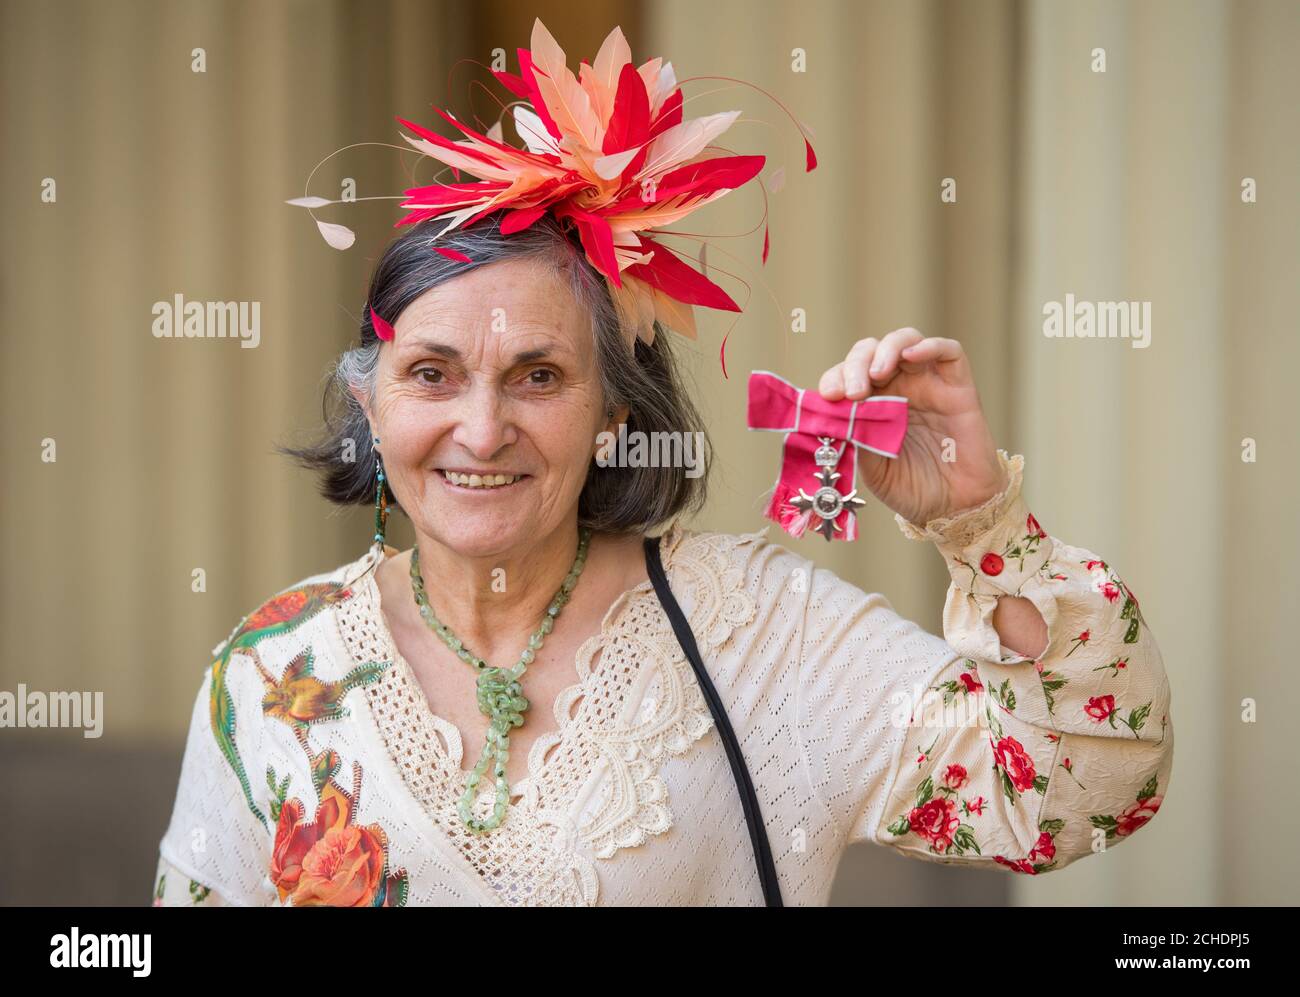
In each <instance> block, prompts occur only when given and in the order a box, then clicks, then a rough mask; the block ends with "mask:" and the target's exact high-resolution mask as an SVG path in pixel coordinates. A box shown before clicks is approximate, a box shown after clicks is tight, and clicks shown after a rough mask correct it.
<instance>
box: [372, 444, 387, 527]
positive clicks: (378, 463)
mask: <svg viewBox="0 0 1300 997" xmlns="http://www.w3.org/2000/svg"><path fill="white" fill-rule="evenodd" d="M374 440H375V446H376V449H375V543H377V544H379V545H380V547H383V546H384V545H385V540H384V531H385V529H386V528H387V526H388V495H387V494H386V493H385V490H384V463H383V459H382V458H381V457H380V456H379V450H378V449H377V448H378V445H379V437H378V436H376V437H375V438H374Z"/></svg>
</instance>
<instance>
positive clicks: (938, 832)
mask: <svg viewBox="0 0 1300 997" xmlns="http://www.w3.org/2000/svg"><path fill="white" fill-rule="evenodd" d="M956 810H957V808H956V807H955V806H953V803H952V801H951V800H949V799H948V798H947V797H943V796H936V797H935V798H934V799H932V800H930V802H929V803H927V804H925V806H923V807H914V808H913V809H912V812H911V813H910V814H908V815H907V822H908V824H909V825H910V826H911V828H912V831H913V832H914V833H916V834H919V835H920V836H921V837H922V838H924V839H925V840H926V841H928V842H930V850H931V851H934V852H946V851H947V850H948V848H949V846H950V845H951V844H952V836H953V834H955V833H956V831H957V827H958V825H959V824H961V820H960V818H958V816H957V813H956Z"/></svg>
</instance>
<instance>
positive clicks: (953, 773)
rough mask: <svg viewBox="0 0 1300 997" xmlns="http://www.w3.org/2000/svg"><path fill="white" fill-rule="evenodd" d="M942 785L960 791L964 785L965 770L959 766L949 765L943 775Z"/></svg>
mask: <svg viewBox="0 0 1300 997" xmlns="http://www.w3.org/2000/svg"><path fill="white" fill-rule="evenodd" d="M943 784H944V785H945V786H947V787H948V788H949V789H961V787H962V786H964V785H966V769H965V768H964V767H962V766H961V765H949V766H948V770H947V771H946V772H944V774H943Z"/></svg>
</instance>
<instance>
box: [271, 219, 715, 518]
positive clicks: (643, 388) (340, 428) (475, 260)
mask: <svg viewBox="0 0 1300 997" xmlns="http://www.w3.org/2000/svg"><path fill="white" fill-rule="evenodd" d="M443 224H445V223H444V222H441V221H434V220H426V221H423V222H420V223H417V224H415V225H412V226H411V227H410V228H409V229H408V230H407V232H405V233H404V234H403V235H402V236H400V237H399V238H397V239H396V240H394V241H393V242H392V243H390V244H389V246H388V247H387V249H386V250H385V251H384V255H383V256H382V257H381V258H380V260H379V263H378V264H377V265H376V267H375V270H374V273H373V275H372V276H371V280H370V290H369V295H368V298H367V303H366V306H365V307H364V308H363V312H364V313H365V314H364V315H363V318H362V322H361V340H360V343H359V345H357V346H354V347H352V348H351V349H349V350H347V351H345V352H344V353H343V354H342V355H341V356H340V357H339V358H338V360H337V361H336V362H335V364H334V367H333V370H332V372H331V376H330V377H329V379H328V381H327V383H326V387H325V397H324V400H323V403H322V412H323V415H324V421H325V427H324V436H323V438H321V439H320V440H319V442H317V443H314V444H312V445H309V446H304V447H293V446H277V447H276V450H277V451H278V452H279V453H281V454H284V455H286V456H289V457H291V458H293V459H295V460H296V461H297V462H298V463H299V464H301V465H302V466H304V467H307V468H309V469H311V470H314V471H316V472H317V473H318V475H319V478H320V493H321V494H322V495H323V496H324V497H325V498H327V499H329V500H330V501H331V502H334V503H336V504H338V505H365V504H367V503H373V502H374V500H375V488H376V484H377V482H376V474H375V470H376V468H375V451H374V445H373V441H372V439H371V436H370V425H369V422H368V420H367V419H366V413H365V411H364V410H363V409H362V407H361V405H360V404H359V403H358V402H357V400H356V398H355V397H354V396H353V394H352V390H351V389H356V390H357V391H359V392H360V393H361V394H362V396H363V397H366V398H369V397H370V396H371V394H372V392H373V390H374V386H375V378H376V372H377V370H378V367H379V350H380V340H379V338H378V336H377V335H376V334H375V330H374V327H373V325H372V323H371V320H370V308H371V307H373V308H374V310H375V312H376V313H377V314H378V315H379V316H380V317H381V318H383V319H384V320H386V321H387V322H388V323H389V324H390V325H393V324H396V322H397V317H398V315H400V314H401V312H402V311H403V310H404V309H405V308H406V307H407V306H408V305H409V304H410V303H411V302H413V301H415V300H416V299H417V298H418V297H420V295H422V294H423V293H424V292H425V291H427V290H429V289H430V288H432V287H437V286H438V285H440V284H443V283H445V282H446V281H448V280H451V279H453V278H454V277H456V276H458V275H460V274H462V273H465V272H467V271H469V270H471V269H473V268H475V267H480V266H486V265H487V264H490V263H495V262H497V261H499V260H506V259H518V258H521V257H536V258H540V259H543V260H546V261H548V262H550V263H551V264H552V265H553V266H554V267H555V269H556V272H557V275H558V276H560V277H561V278H562V279H566V280H567V282H568V287H569V290H570V291H571V293H572V294H573V296H574V299H575V300H576V301H577V302H578V303H579V304H580V305H581V306H582V307H583V308H584V309H585V310H586V312H587V313H589V314H590V316H591V323H592V331H593V333H594V337H595V344H596V366H597V369H598V371H599V377H600V384H601V390H602V395H603V404H604V406H605V408H607V409H617V408H619V407H621V406H624V405H626V406H627V407H628V410H629V414H628V418H627V427H626V429H627V432H628V433H629V434H630V433H633V432H636V431H640V432H643V433H645V434H647V438H648V439H658V438H659V437H657V436H652V435H650V434H655V433H674V434H683V438H686V437H685V435H684V434H688V433H690V434H700V435H697V436H694V437H693V438H694V439H697V440H704V441H705V445H704V447H703V454H702V455H701V459H702V460H703V470H702V473H698V475H697V476H694V477H692V476H688V475H687V473H686V471H687V469H686V468H684V467H621V466H603V467H602V466H600V465H598V464H597V463H596V461H595V459H594V458H593V459H592V462H591V466H590V467H589V468H588V472H587V480H586V483H585V484H584V485H583V489H582V493H581V495H580V497H579V500H578V523H579V525H581V526H589V527H591V528H592V529H594V530H598V531H605V532H611V533H645V532H648V531H651V530H653V529H655V528H656V527H659V526H663V525H665V524H667V523H668V522H670V521H671V520H672V519H674V518H675V517H677V516H678V515H680V514H682V513H684V512H688V511H695V510H698V509H699V508H701V507H702V506H703V504H704V500H705V496H706V491H707V482H708V477H709V470H710V468H711V466H712V456H711V449H712V448H711V447H710V446H709V445H708V442H707V441H708V436H707V431H706V430H705V427H704V423H703V420H702V419H701V417H700V414H699V412H698V410H697V409H696V408H695V406H694V404H693V403H692V401H691V399H690V396H689V394H688V393H687V391H686V388H685V386H684V384H683V380H682V377H681V373H680V371H679V370H678V367H677V363H676V361H675V359H674V357H673V354H672V347H671V344H670V343H669V338H670V337H669V335H668V334H667V333H666V332H665V330H664V329H663V327H662V326H661V325H660V324H659V323H658V322H656V323H655V327H654V328H655V336H654V343H653V344H652V345H650V346H647V345H646V344H645V343H644V342H642V341H641V340H639V339H638V340H636V341H635V343H634V346H633V348H632V349H629V348H628V345H627V342H626V340H625V339H624V335H623V330H622V324H621V322H620V320H619V315H618V310H617V308H616V307H615V304H614V301H613V299H612V297H611V296H610V290H609V287H608V285H607V284H606V282H605V278H604V276H603V275H602V274H600V273H599V272H598V271H597V270H596V269H595V268H594V267H593V266H592V265H591V264H590V263H589V262H588V261H587V259H586V258H585V256H584V254H583V251H582V248H581V245H580V243H579V242H578V241H577V237H576V235H574V234H573V232H572V231H571V230H569V229H566V228H565V227H563V225H562V223H561V222H559V221H557V220H556V219H555V218H554V217H553V216H551V215H549V214H547V215H543V216H542V217H541V218H540V219H538V220H537V221H536V222H534V223H533V224H532V225H530V226H529V227H528V228H526V229H523V230H522V231H519V232H512V233H509V234H506V235H503V234H502V233H501V230H500V216H499V215H490V216H488V217H487V218H485V219H483V220H481V221H479V222H477V223H475V224H474V225H472V226H470V227H468V228H463V229H456V230H454V231H452V232H450V233H448V234H447V235H445V236H443V237H442V238H441V239H440V240H439V241H438V245H439V246H442V247H443V248H447V249H455V250H459V251H460V252H462V253H464V254H465V255H466V256H468V257H469V258H470V260H471V261H472V262H469V263H464V262H458V261H456V260H452V259H449V258H448V257H446V256H443V255H442V254H440V253H437V252H434V251H433V250H432V249H431V248H430V245H429V243H430V240H431V238H432V236H433V235H434V234H435V233H436V231H437V229H438V228H440V227H441V226H442V225H443ZM593 442H595V441H594V440H593ZM349 458H351V459H349ZM385 489H386V494H387V497H388V501H389V503H390V504H391V505H393V506H395V507H397V508H400V507H401V505H400V502H399V500H398V499H397V497H396V496H395V495H393V493H392V491H391V487H390V486H389V484H388V483H387V482H386V484H385Z"/></svg>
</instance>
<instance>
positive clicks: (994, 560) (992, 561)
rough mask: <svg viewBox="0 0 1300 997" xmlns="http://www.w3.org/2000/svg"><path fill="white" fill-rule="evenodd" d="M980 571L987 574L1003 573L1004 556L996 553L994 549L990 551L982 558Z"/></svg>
mask: <svg viewBox="0 0 1300 997" xmlns="http://www.w3.org/2000/svg"><path fill="white" fill-rule="evenodd" d="M980 571H982V572H984V574H986V575H1000V574H1002V558H1000V557H999V556H998V555H997V554H994V553H993V552H992V551H989V552H988V553H987V554H985V555H984V556H983V557H982V558H980Z"/></svg>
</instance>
